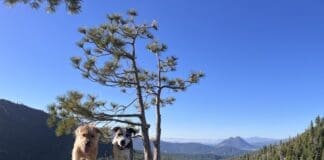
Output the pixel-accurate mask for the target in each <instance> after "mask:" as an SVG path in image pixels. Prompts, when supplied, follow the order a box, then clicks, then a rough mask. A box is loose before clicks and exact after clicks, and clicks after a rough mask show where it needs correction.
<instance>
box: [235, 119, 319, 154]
mask: <svg viewBox="0 0 324 160" xmlns="http://www.w3.org/2000/svg"><path fill="white" fill-rule="evenodd" d="M323 153H324V118H321V117H320V116H318V117H317V118H316V120H315V126H314V124H313V122H311V124H310V127H309V128H308V129H307V130H306V131H305V132H304V133H303V134H301V135H298V136H297V137H295V138H292V139H289V140H288V141H285V142H281V143H280V144H279V145H269V146H266V147H264V148H262V149H261V150H260V151H257V152H255V153H251V154H246V155H243V156H241V157H238V158H234V160H281V159H286V160H297V159H298V160H299V159H301V160H323V159H324V157H323Z"/></svg>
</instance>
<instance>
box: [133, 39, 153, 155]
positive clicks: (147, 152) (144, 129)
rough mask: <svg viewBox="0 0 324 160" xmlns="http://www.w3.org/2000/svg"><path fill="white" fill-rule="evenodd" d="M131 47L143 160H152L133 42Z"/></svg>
mask: <svg viewBox="0 0 324 160" xmlns="http://www.w3.org/2000/svg"><path fill="white" fill-rule="evenodd" d="M132 47H133V52H132V55H133V57H134V58H133V59H132V63H133V64H132V67H133V69H134V76H135V80H136V95H137V98H138V106H139V112H140V115H141V117H140V120H141V124H142V125H141V131H142V136H143V137H142V139H143V146H144V160H153V156H152V151H151V144H150V137H149V131H148V129H149V126H148V124H147V121H146V116H145V106H144V101H143V94H142V87H141V83H140V80H139V77H138V68H137V65H136V60H135V57H136V56H135V40H134V42H133V43H132Z"/></svg>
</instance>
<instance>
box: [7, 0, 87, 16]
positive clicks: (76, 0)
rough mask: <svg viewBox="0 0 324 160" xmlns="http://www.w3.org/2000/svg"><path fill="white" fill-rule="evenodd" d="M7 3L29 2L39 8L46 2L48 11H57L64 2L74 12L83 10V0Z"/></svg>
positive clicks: (9, 1) (11, 0)
mask: <svg viewBox="0 0 324 160" xmlns="http://www.w3.org/2000/svg"><path fill="white" fill-rule="evenodd" d="M4 3H5V4H7V5H16V4H19V3H23V4H28V5H30V6H31V7H32V8H34V9H38V8H40V7H41V6H42V4H44V3H45V6H46V11H47V12H50V13H52V12H55V11H56V8H57V7H58V6H59V5H60V4H62V3H64V4H65V6H66V9H67V10H68V11H69V12H70V13H72V14H77V13H79V12H80V11H81V3H82V0H64V1H63V0H4Z"/></svg>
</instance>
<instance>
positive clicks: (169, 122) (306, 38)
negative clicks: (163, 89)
mask: <svg viewBox="0 0 324 160" xmlns="http://www.w3.org/2000/svg"><path fill="white" fill-rule="evenodd" d="M129 8H135V9H137V10H138V12H139V15H140V16H139V21H140V22H150V21H151V20H153V19H156V20H158V22H159V24H160V30H159V31H158V32H157V36H158V37H159V40H161V41H163V42H165V43H167V44H168V46H169V50H168V52H167V53H166V54H169V55H176V56H177V57H179V58H180V61H179V62H180V65H179V70H178V71H179V74H180V75H181V74H184V73H187V72H189V71H191V70H203V71H205V73H206V75H207V76H206V78H204V79H203V80H202V81H201V83H200V84H198V85H196V86H193V87H192V88H190V89H189V90H188V91H187V92H185V93H183V94H179V95H177V96H176V98H177V102H176V103H175V105H173V106H170V107H167V108H164V109H163V137H169V138H171V137H172V138H215V139H217V138H224V137H229V136H236V135H240V136H243V137H250V136H262V137H272V138H286V137H288V136H294V135H295V134H296V133H297V132H299V133H300V132H302V131H303V130H304V128H305V127H307V126H308V124H309V122H310V120H312V119H314V118H315V116H316V115H322V116H324V2H323V1H322V0H314V1H309V0H303V1H300V0H297V1H296V0H286V1H281V0H274V1H270V0H267V1H260V0H246V1H242V0H210V1H198V0H197V1H193V0H177V1H174V0H160V1H151V0H142V1H134V0H118V1H116V0H105V1H99V0H91V1H85V2H84V5H83V12H82V13H81V14H80V15H76V16H72V15H69V14H67V13H66V12H65V10H64V7H63V6H62V7H61V8H60V9H59V10H58V12H57V13H55V14H47V13H46V12H44V10H43V9H40V10H37V11H35V10H32V9H30V8H29V7H28V6H24V5H18V6H17V7H14V8H8V7H6V6H4V5H0V46H1V51H0V98H5V99H9V100H12V101H15V102H20V103H24V104H26V105H29V106H32V107H35V108H39V109H42V110H46V105H48V104H50V103H52V102H54V101H55V97H56V96H58V95H62V94H64V93H66V91H68V90H71V89H75V90H80V91H82V92H86V93H93V94H96V95H98V96H99V98H101V99H106V100H110V99H113V100H115V101H121V102H123V101H124V100H125V99H124V97H122V96H119V94H117V92H116V91H115V90H111V89H109V88H103V87H101V86H99V85H97V84H94V83H91V82H89V81H87V80H85V79H82V78H81V75H80V74H79V72H78V71H76V70H74V69H73V67H72V66H71V64H70V61H69V58H70V57H71V56H75V55H81V54H82V52H81V50H80V49H79V48H78V47H76V45H75V42H76V41H78V40H79V39H80V38H81V35H80V34H79V33H78V32H77V28H78V27H80V26H95V25H98V24H100V23H102V22H104V21H105V16H106V14H107V13H113V12H119V13H124V12H125V11H126V10H127V9H129ZM149 114H150V116H149V119H150V120H153V119H152V118H153V114H152V113H151V112H149Z"/></svg>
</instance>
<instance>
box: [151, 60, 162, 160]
mask: <svg viewBox="0 0 324 160" xmlns="http://www.w3.org/2000/svg"><path fill="white" fill-rule="evenodd" d="M156 58H157V63H158V81H157V83H158V84H157V85H158V91H157V95H156V105H155V107H156V108H155V114H156V115H155V116H156V122H155V123H156V128H155V129H156V131H155V132H156V135H155V141H154V157H153V159H154V160H161V152H160V150H161V148H160V142H161V110H160V109H161V92H162V87H161V60H160V55H159V54H156Z"/></svg>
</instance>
